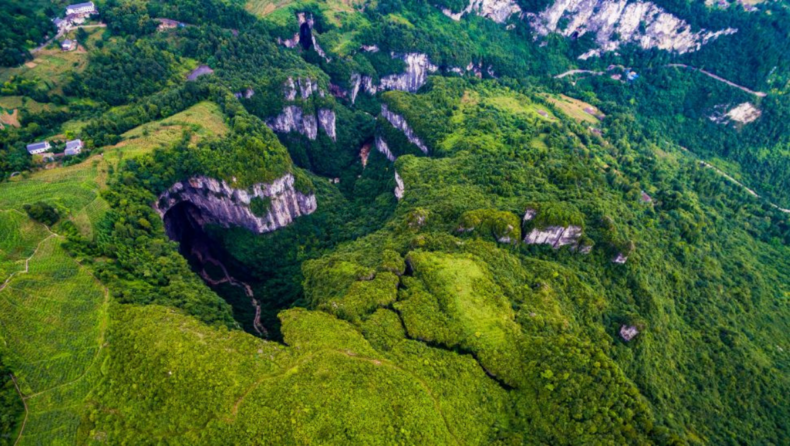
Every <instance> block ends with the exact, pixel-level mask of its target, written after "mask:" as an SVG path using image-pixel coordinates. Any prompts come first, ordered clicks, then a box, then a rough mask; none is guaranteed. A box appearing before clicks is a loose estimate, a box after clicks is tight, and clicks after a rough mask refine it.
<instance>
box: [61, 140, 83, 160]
mask: <svg viewBox="0 0 790 446" xmlns="http://www.w3.org/2000/svg"><path fill="white" fill-rule="evenodd" d="M83 147H85V144H84V143H83V142H82V140H81V139H75V140H72V141H67V142H66V151H65V152H64V153H65V154H66V156H72V155H79V154H80V153H82V148H83Z"/></svg>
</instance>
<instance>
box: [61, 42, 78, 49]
mask: <svg viewBox="0 0 790 446" xmlns="http://www.w3.org/2000/svg"><path fill="white" fill-rule="evenodd" d="M76 48H77V42H75V41H73V40H69V39H66V40H64V41H63V42H62V43H61V44H60V49H61V50H63V51H73V50H74V49H76Z"/></svg>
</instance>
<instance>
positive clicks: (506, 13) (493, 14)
mask: <svg viewBox="0 0 790 446" xmlns="http://www.w3.org/2000/svg"><path fill="white" fill-rule="evenodd" d="M442 13H443V14H444V15H446V16H447V17H450V18H451V19H453V20H455V21H456V22H457V21H459V20H461V17H463V16H464V15H466V14H469V13H474V14H477V15H479V16H480V17H486V18H489V19H491V20H493V21H495V22H497V23H505V22H507V19H509V18H510V16H511V15H513V14H519V13H521V8H520V7H519V6H518V5H517V4H516V2H514V1H513V0H469V5H467V7H466V8H464V10H463V11H461V12H457V13H453V12H452V11H450V10H448V9H442Z"/></svg>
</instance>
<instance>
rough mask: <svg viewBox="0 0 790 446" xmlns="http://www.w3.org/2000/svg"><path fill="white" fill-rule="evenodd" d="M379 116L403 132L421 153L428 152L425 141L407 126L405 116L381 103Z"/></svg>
mask: <svg viewBox="0 0 790 446" xmlns="http://www.w3.org/2000/svg"><path fill="white" fill-rule="evenodd" d="M381 116H383V117H384V118H386V119H387V121H389V123H390V124H392V126H393V127H395V128H396V129H398V130H400V131H401V132H403V134H404V135H406V138H407V139H408V140H409V142H410V143H412V144H414V145H415V146H417V147H418V148H419V149H420V150H421V151H422V153H424V154H426V155H427V154H428V146H426V145H425V143H424V142H422V140H421V139H420V138H419V137H418V136H417V135H416V134H415V133H414V130H412V128H411V127H409V124H408V123H407V122H406V118H404V117H403V116H401V115H399V114H396V113H393V112H391V111H390V110H389V109H388V108H387V104H381Z"/></svg>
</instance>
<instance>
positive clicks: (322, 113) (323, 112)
mask: <svg viewBox="0 0 790 446" xmlns="http://www.w3.org/2000/svg"><path fill="white" fill-rule="evenodd" d="M335 119H336V118H335V112H334V110H330V109H328V108H319V109H318V125H319V126H320V127H321V129H323V130H324V132H326V134H327V135H328V136H329V137H330V138H332V141H337V133H336V129H335Z"/></svg>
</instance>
